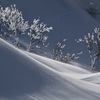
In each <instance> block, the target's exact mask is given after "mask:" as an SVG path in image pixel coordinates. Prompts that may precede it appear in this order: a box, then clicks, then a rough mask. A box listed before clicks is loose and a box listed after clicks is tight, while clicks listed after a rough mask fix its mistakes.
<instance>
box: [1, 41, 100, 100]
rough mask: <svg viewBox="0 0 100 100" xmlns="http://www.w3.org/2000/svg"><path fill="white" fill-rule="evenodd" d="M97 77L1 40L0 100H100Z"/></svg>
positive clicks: (98, 78)
mask: <svg viewBox="0 0 100 100" xmlns="http://www.w3.org/2000/svg"><path fill="white" fill-rule="evenodd" d="M99 80H100V73H92V72H90V71H88V70H86V69H82V68H79V67H77V66H73V65H69V64H64V63H61V62H58V61H54V60H51V59H49V58H45V57H41V56H38V55H35V54H32V53H28V52H26V51H23V50H19V49H17V48H16V47H14V46H12V45H11V44H9V43H7V42H5V41H4V40H2V39H0V100H100V85H99V83H100V81H99Z"/></svg>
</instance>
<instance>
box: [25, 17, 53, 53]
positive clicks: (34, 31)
mask: <svg viewBox="0 0 100 100" xmlns="http://www.w3.org/2000/svg"><path fill="white" fill-rule="evenodd" d="M52 29H53V28H52V27H47V25H46V24H44V23H43V22H40V19H39V18H38V19H34V20H33V23H32V25H31V26H30V31H29V32H28V36H29V37H30V43H29V46H28V49H27V51H34V50H36V49H38V48H41V47H43V46H44V47H47V46H48V43H46V41H47V39H48V35H47V32H50V31H51V30H52Z"/></svg>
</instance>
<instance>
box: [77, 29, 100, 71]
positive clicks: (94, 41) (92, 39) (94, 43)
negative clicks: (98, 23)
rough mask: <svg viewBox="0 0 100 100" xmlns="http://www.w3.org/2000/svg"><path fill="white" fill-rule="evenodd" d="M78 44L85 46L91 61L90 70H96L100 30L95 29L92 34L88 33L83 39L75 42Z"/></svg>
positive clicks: (99, 51) (99, 52) (99, 48)
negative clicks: (81, 43)
mask: <svg viewBox="0 0 100 100" xmlns="http://www.w3.org/2000/svg"><path fill="white" fill-rule="evenodd" d="M79 42H83V43H85V44H86V47H87V49H88V51H89V55H90V59H91V69H92V70H96V69H97V67H99V66H96V64H97V63H98V62H99V61H100V29H99V28H95V29H94V32H93V33H92V34H91V33H88V35H86V36H84V38H83V39H79V40H78V41H77V43H79Z"/></svg>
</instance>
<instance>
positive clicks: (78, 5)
mask: <svg viewBox="0 0 100 100" xmlns="http://www.w3.org/2000/svg"><path fill="white" fill-rule="evenodd" d="M76 1H77V2H76ZM95 1H97V4H98V5H99V4H100V3H99V0H95ZM89 2H91V0H1V2H0V3H1V4H2V5H3V6H9V5H11V4H16V5H17V7H18V8H19V9H20V10H21V11H22V12H23V15H24V18H25V19H26V20H29V21H30V23H31V22H32V20H33V19H34V18H37V17H38V16H39V17H40V18H41V20H42V21H44V23H47V24H48V26H53V29H54V30H53V31H52V32H51V33H49V39H48V42H49V43H50V45H49V49H50V50H51V51H52V49H53V48H54V44H55V43H56V42H58V41H61V40H62V39H64V38H66V39H67V41H66V49H65V51H64V52H65V54H66V53H67V52H69V53H74V52H81V51H84V52H83V55H81V57H80V59H79V61H81V62H83V63H86V64H89V60H88V59H89V55H88V53H87V50H86V48H85V46H84V45H80V44H77V43H76V42H75V39H79V38H81V37H83V36H84V35H86V34H87V33H88V32H93V29H94V28H95V27H100V23H99V22H98V21H97V20H95V19H94V18H92V17H91V16H90V15H88V14H87V13H86V11H84V9H83V6H84V8H85V7H86V6H87V5H88V3H89ZM85 50H86V51H85ZM84 59H86V60H84Z"/></svg>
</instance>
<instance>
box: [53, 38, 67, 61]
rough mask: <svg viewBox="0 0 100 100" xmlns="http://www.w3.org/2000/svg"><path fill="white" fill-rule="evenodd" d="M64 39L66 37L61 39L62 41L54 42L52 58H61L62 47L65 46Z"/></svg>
mask: <svg viewBox="0 0 100 100" xmlns="http://www.w3.org/2000/svg"><path fill="white" fill-rule="evenodd" d="M65 41H66V39H63V40H62V42H57V43H56V44H55V47H54V49H53V59H54V60H61V58H62V56H63V49H64V48H65V46H66V45H65Z"/></svg>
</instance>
